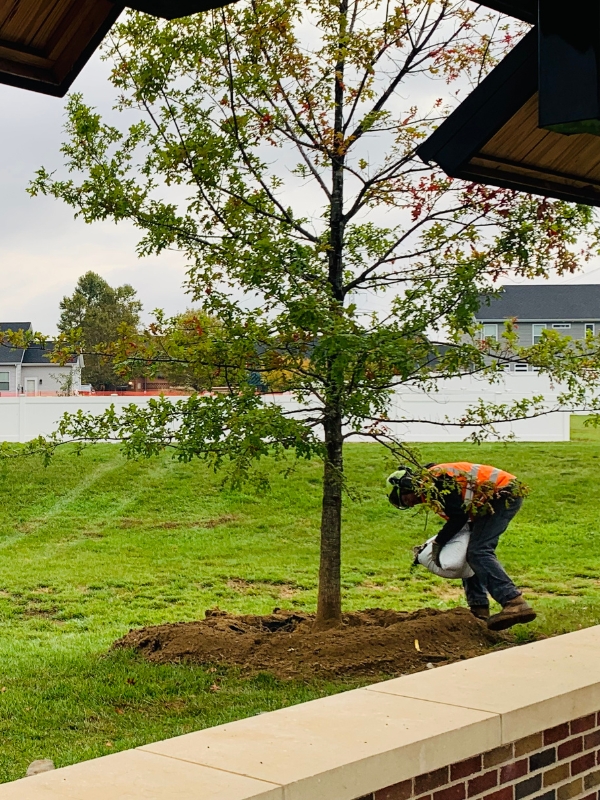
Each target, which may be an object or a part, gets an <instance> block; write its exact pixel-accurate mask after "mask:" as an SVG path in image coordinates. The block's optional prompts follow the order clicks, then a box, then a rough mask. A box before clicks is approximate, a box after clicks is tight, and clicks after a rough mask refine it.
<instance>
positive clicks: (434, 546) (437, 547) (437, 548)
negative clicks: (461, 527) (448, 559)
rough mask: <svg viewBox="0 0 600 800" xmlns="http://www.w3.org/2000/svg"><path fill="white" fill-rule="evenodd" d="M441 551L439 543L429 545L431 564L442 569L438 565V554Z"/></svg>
mask: <svg viewBox="0 0 600 800" xmlns="http://www.w3.org/2000/svg"><path fill="white" fill-rule="evenodd" d="M441 551H442V545H441V544H440V543H439V542H433V544H432V545H431V557H432V558H433V563H434V564H435V565H436V566H437V567H439V568H440V569H442V565H441V564H440V553H441Z"/></svg>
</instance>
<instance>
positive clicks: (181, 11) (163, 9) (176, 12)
mask: <svg viewBox="0 0 600 800" xmlns="http://www.w3.org/2000/svg"><path fill="white" fill-rule="evenodd" d="M232 2H235V0H127V5H128V6H129V8H133V9H135V10H136V11H144V12H145V13H146V14H152V15H153V16H155V17H163V18H164V19H177V18H178V17H188V16H190V15H191V14H197V13H198V12H199V11H209V10H210V9H211V8H222V7H223V6H227V5H229V4H230V3H232Z"/></svg>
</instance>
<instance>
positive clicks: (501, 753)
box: [483, 744, 513, 769]
mask: <svg viewBox="0 0 600 800" xmlns="http://www.w3.org/2000/svg"><path fill="white" fill-rule="evenodd" d="M512 758H513V746H512V744H503V745H502V746H501V747H496V748H494V750H488V752H487V753H484V754H483V767H484V769H488V768H489V767H497V766H498V764H504V763H505V762H506V761H511V760H512Z"/></svg>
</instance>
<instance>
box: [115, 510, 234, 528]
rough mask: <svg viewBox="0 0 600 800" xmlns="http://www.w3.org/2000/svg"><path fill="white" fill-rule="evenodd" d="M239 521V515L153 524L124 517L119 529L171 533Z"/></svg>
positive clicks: (216, 526) (215, 526)
mask: <svg viewBox="0 0 600 800" xmlns="http://www.w3.org/2000/svg"><path fill="white" fill-rule="evenodd" d="M237 519H238V515H237V514H223V515H221V516H220V517H215V518H214V519H203V520H198V521H195V522H186V521H185V520H165V521H164V522H157V523H152V522H151V521H149V520H145V519H134V518H132V517H123V518H122V519H121V520H119V527H120V528H124V529H125V530H127V529H129V528H142V527H143V528H146V530H149V531H169V530H176V529H177V528H208V529H211V528H218V527H219V525H227V524H228V523H229V522H235V521H236V520H237Z"/></svg>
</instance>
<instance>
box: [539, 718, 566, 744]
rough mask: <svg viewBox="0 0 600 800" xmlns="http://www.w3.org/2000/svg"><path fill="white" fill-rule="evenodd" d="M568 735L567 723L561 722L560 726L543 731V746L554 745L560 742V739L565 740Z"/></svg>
mask: <svg viewBox="0 0 600 800" xmlns="http://www.w3.org/2000/svg"><path fill="white" fill-rule="evenodd" d="M568 735H569V723H568V722H563V724H562V725H556V727H554V728H548V729H547V730H545V731H544V745H548V744H554V743H555V742H560V740H561V739H566V738H567V737H568Z"/></svg>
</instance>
